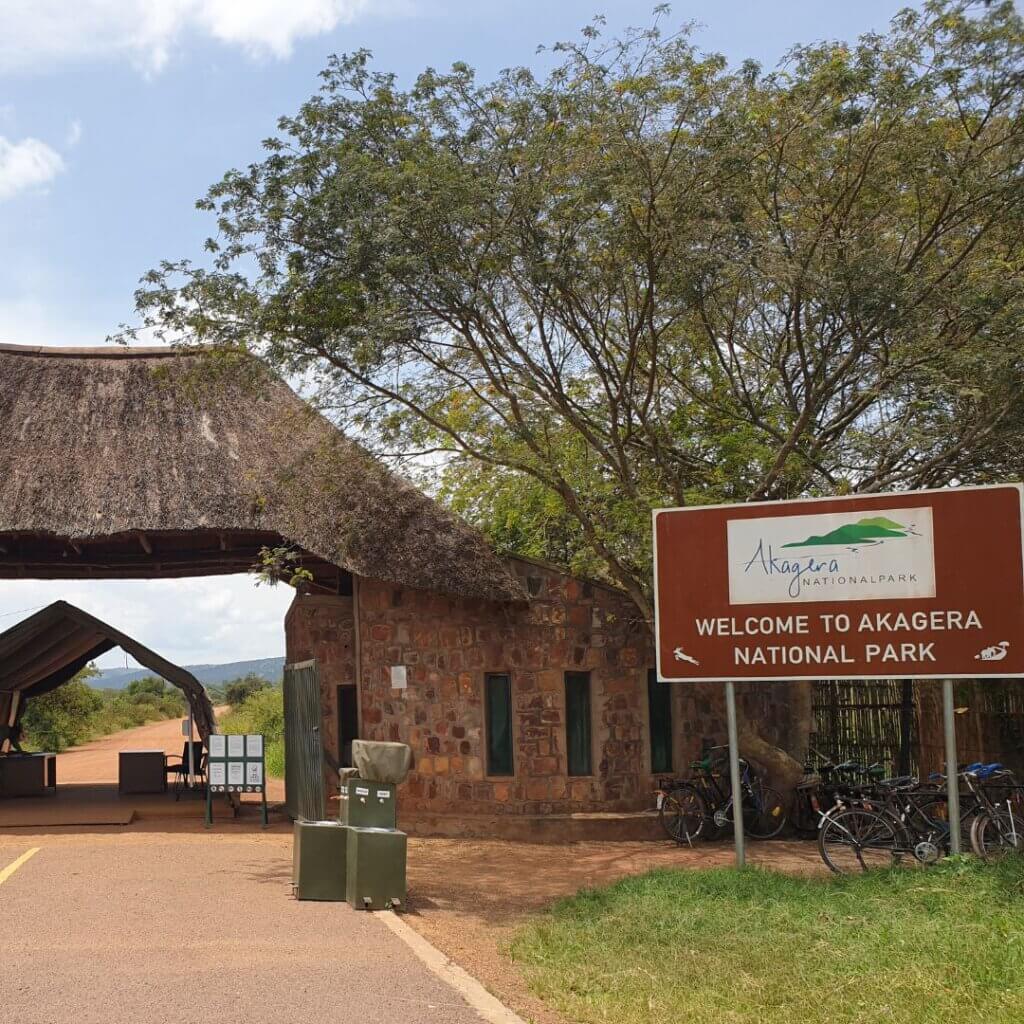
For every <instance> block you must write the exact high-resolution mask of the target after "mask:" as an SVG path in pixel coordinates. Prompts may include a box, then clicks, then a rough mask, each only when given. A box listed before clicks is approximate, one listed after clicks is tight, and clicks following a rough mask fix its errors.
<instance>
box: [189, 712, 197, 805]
mask: <svg viewBox="0 0 1024 1024" xmlns="http://www.w3.org/2000/svg"><path fill="white" fill-rule="evenodd" d="M192 714H193V712H192V699H191V697H190V698H189V702H188V788H189V789H194V788H195V785H196V753H195V751H194V750H193V749H192Z"/></svg>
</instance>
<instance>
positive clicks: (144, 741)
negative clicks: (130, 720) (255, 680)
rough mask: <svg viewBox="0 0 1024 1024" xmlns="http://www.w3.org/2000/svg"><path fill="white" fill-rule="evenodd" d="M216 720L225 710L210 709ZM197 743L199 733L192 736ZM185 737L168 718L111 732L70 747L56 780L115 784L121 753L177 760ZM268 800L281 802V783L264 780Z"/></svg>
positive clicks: (61, 758)
mask: <svg viewBox="0 0 1024 1024" xmlns="http://www.w3.org/2000/svg"><path fill="white" fill-rule="evenodd" d="M213 710H214V713H215V714H216V715H217V717H218V718H219V717H220V715H221V713H222V712H224V711H226V710H227V708H226V707H224V706H219V707H216V708H214V709H213ZM195 736H196V739H198V738H199V733H198V732H197V733H196V734H195ZM184 745H185V737H184V736H183V735H182V734H181V719H180V718H170V719H166V720H164V721H161V722H150V723H149V724H148V725H140V726H137V727H136V728H134V729H125V730H124V731H122V732H114V733H111V734H110V735H109V736H102V737H100V739H98V740H93V741H92V742H91V743H83V744H82V745H81V746H80V747H72V748H71V749H70V750H66V751H64V753H62V754H60V755H59V756H58V759H57V780H58V782H59V783H60V784H62V785H64V784H69V785H70V784H73V783H89V782H117V755H118V752H119V751H121V750H163V751H164V752H165V753H167V754H173V755H175V756H176V757H178V756H180V755H181V752H182V748H183V747H184ZM267 800H268V802H269V803H272V804H274V803H279V802H281V801H282V800H284V782H283V781H282V780H281V779H267Z"/></svg>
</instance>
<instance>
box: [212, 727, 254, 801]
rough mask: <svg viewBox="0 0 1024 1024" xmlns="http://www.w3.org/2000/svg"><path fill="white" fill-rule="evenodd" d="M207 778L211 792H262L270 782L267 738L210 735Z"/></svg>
mask: <svg viewBox="0 0 1024 1024" xmlns="http://www.w3.org/2000/svg"><path fill="white" fill-rule="evenodd" d="M207 779H208V783H209V790H210V792H211V793H262V792H263V790H264V786H265V783H266V775H265V772H264V767H263V737H262V736H260V735H250V736H241V735H231V736H220V735H213V736H210V738H209V742H208V757H207Z"/></svg>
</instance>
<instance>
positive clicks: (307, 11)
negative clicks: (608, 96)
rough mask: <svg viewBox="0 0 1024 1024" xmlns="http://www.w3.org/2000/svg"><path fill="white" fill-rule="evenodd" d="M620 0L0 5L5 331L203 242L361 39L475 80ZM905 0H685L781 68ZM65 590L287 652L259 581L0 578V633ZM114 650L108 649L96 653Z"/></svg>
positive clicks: (52, 1)
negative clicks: (277, 135) (294, 117)
mask: <svg viewBox="0 0 1024 1024" xmlns="http://www.w3.org/2000/svg"><path fill="white" fill-rule="evenodd" d="M653 6H654V4H653V2H647V3H643V2H641V3H637V2H633V3H626V2H622V0H616V2H611V0H604V2H602V0H582V2H581V0H555V2H552V0H507V2H504V3H498V2H496V0H0V342H9V343H15V344H31V345H99V344H103V343H104V339H105V338H106V337H107V336H108V335H109V334H111V333H112V332H114V331H115V330H117V328H118V326H119V325H120V324H122V323H131V322H132V321H133V303H132V294H133V291H134V289H135V287H136V285H137V283H138V280H139V278H140V277H141V276H142V274H143V273H145V271H147V270H148V269H149V268H151V267H153V266H155V265H156V264H157V263H158V262H159V261H160V260H162V259H177V258H181V257H191V258H197V257H201V255H202V253H201V248H202V243H203V240H204V239H205V238H206V236H207V235H208V234H209V233H210V230H211V223H210V219H209V215H208V214H202V213H199V212H198V211H196V210H195V200H196V199H198V198H199V197H200V196H201V195H203V193H204V192H205V191H206V189H207V188H208V187H209V186H210V185H211V184H213V183H214V182H215V181H217V180H219V179H220V177H221V176H222V175H223V174H224V172H225V171H227V170H229V169H230V168H233V167H239V166H244V165H246V164H248V163H250V162H252V161H254V160H257V159H259V157H260V142H261V140H263V139H264V138H266V137H267V136H269V135H271V134H273V133H274V130H275V125H276V121H277V118H278V117H279V116H280V115H282V114H288V113H292V112H294V111H295V110H296V109H297V108H298V106H299V105H300V104H301V103H302V102H303V101H304V100H305V99H307V98H308V97H309V96H310V95H312V94H313V92H315V91H316V88H317V85H318V80H317V72H318V71H319V70H320V69H321V68H322V67H323V66H324V65H325V63H326V60H327V58H328V56H329V55H330V54H332V53H342V52H346V51H351V50H355V49H360V48H366V49H369V50H371V51H372V52H373V54H374V58H375V66H376V67H378V68H380V69H381V70H390V71H394V72H395V73H396V74H397V75H398V76H399V79H400V81H401V82H403V83H408V82H410V81H411V80H412V79H413V78H414V77H415V75H416V74H417V73H418V72H419V71H421V70H422V69H423V68H425V67H428V66H429V67H436V68H445V67H447V66H449V65H450V64H451V63H452V62H453V61H456V60H463V61H466V62H468V63H469V64H471V65H473V66H474V67H475V68H476V69H477V70H478V72H479V73H480V74H481V75H482V76H485V77H489V76H492V75H494V74H495V73H496V72H498V71H500V70H501V69H502V68H505V67H509V66H512V65H516V64H536V63H537V62H538V61H540V60H542V59H543V58H540V57H538V56H537V55H536V49H537V46H538V45H539V44H542V43H543V44H550V43H553V42H556V41H558V40H560V39H571V38H575V37H577V35H578V33H579V30H580V29H581V28H582V27H583V26H585V25H586V24H587V23H588V22H589V21H590V20H591V18H592V17H593V16H594V15H595V14H602V15H604V16H605V17H606V19H607V29H606V31H608V32H609V33H614V32H616V31H618V30H621V29H623V28H625V27H627V26H630V25H645V24H648V23H649V20H650V17H651V10H652V8H653ZM903 6H906V2H905V0H904V2H898V0H857V2H856V3H853V2H850V0H715V2H714V3H706V2H704V3H698V2H693V0H688V2H676V3H675V4H673V5H672V13H671V15H670V16H669V17H668V19H667V20H666V22H665V25H666V27H667V26H671V25H673V24H682V23H683V22H689V21H694V22H697V23H699V25H700V26H701V27H700V28H699V29H698V30H697V33H696V40H697V42H698V43H699V45H701V46H702V47H703V48H705V49H707V50H712V51H718V52H722V53H724V54H725V55H726V56H727V57H728V58H729V59H730V60H731V61H734V62H737V63H738V62H740V61H742V60H744V59H745V58H748V57H752V58H754V59H756V60H759V61H761V62H762V63H763V64H765V65H774V64H775V63H777V62H778V61H779V60H780V58H782V56H783V55H784V54H785V53H786V51H787V50H788V49H789V48H790V47H791V46H792V45H794V44H796V43H799V42H804V43H807V42H813V41H816V40H819V39H823V38H834V39H851V38H853V37H855V36H857V35H858V34H860V33H862V32H866V31H872V30H879V29H884V28H885V26H886V25H887V24H888V21H889V19H890V18H891V17H892V16H893V14H895V13H896V11H898V10H899V9H900V8H901V7H903ZM58 598H63V599H65V600H68V601H71V602H72V603H74V604H78V605H80V606H81V607H83V608H85V609H86V610H88V611H91V612H92V613H94V614H96V615H98V616H99V617H101V618H104V619H106V620H107V621H109V622H110V623H111V624H112V625H115V626H117V627H118V628H120V629H121V630H123V631H125V632H127V633H129V634H132V635H134V636H136V637H137V638H138V639H139V640H141V641H142V642H143V643H145V644H146V645H148V646H150V647H153V648H154V649H156V650H157V651H159V652H160V653H161V654H163V655H164V656H166V657H168V658H170V659H171V660H174V661H177V662H179V663H182V664H198V663H209V662H225V661H237V660H244V659H249V658H262V657H272V656H276V655H281V654H283V653H284V634H283V627H282V618H283V614H284V611H285V609H286V608H287V605H288V603H289V601H290V599H291V593H290V591H288V588H286V587H278V588H275V589H268V588H266V587H260V588H256V587H255V586H254V585H253V581H252V580H251V579H250V578H247V577H244V576H234V577H207V578H205V579H200V580H169V581H141V582H135V581H128V582H123V581H110V582H102V581H97V582H94V581H89V582H82V583H74V584H70V585H69V584H67V583H61V582H43V581H30V580H29V581H20V580H19V581H0V631H2V630H4V629H7V628H9V627H10V626H11V625H13V624H14V623H16V622H17V621H19V619H20V618H22V617H23V616H24V615H25V614H27V613H28V611H29V610H31V609H34V608H38V607H41V606H43V605H46V604H48V603H49V602H50V601H53V600H56V599H58ZM123 663H124V655H123V654H120V653H119V652H111V653H110V654H108V655H106V656H104V658H103V659H101V661H100V664H101V666H107V667H109V666H113V665H118V664H123Z"/></svg>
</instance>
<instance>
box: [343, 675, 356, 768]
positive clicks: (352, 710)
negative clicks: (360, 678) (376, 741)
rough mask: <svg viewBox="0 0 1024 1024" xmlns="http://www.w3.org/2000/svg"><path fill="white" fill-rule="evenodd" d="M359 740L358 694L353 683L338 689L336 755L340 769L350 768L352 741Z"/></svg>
mask: <svg viewBox="0 0 1024 1024" xmlns="http://www.w3.org/2000/svg"><path fill="white" fill-rule="evenodd" d="M357 739H359V694H358V691H357V690H356V687H355V684H354V683H346V684H343V685H342V686H339V687H338V753H339V754H340V755H341V761H340V762H339V763H340V764H341V767H342V768H351V767H352V741H353V740H357Z"/></svg>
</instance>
